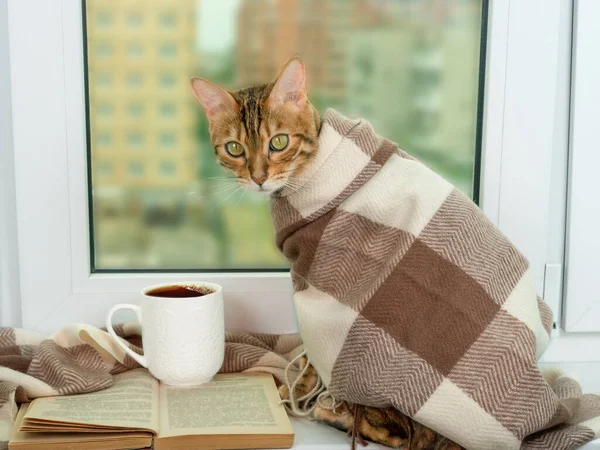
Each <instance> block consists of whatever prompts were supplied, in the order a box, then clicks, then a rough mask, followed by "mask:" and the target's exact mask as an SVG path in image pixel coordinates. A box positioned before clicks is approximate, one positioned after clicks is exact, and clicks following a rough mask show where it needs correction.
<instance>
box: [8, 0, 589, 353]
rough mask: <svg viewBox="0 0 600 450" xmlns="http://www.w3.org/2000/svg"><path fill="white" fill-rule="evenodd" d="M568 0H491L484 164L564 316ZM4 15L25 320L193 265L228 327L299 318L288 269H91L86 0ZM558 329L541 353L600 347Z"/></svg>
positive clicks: (97, 315)
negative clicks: (214, 286) (555, 198)
mask: <svg viewBox="0 0 600 450" xmlns="http://www.w3.org/2000/svg"><path fill="white" fill-rule="evenodd" d="M571 1H572V0H535V1H534V0H531V1H526V2H524V1H522V0H490V14H489V21H488V39H487V72H486V73H487V76H486V85H485V89H486V90H485V108H484V124H483V125H484V127H483V133H484V135H483V159H482V166H481V202H480V204H481V206H482V208H483V210H484V211H485V213H486V214H487V215H488V216H489V217H490V219H491V220H492V221H493V222H494V223H495V224H497V225H498V226H499V227H500V228H501V229H502V230H503V231H504V232H505V233H506V234H507V235H508V236H509V237H510V238H511V239H512V240H513V241H514V242H515V244H516V245H517V246H518V247H519V248H520V249H521V250H522V251H523V253H524V254H525V255H526V256H527V257H528V259H529V261H530V263H531V265H532V267H533V268H534V270H535V279H536V287H537V289H538V292H540V293H544V294H545V296H546V300H547V301H548V302H549V303H550V304H551V306H552V308H553V310H554V311H555V315H556V316H557V320H558V323H560V309H561V304H560V293H561V289H562V288H561V286H560V280H561V279H562V275H561V268H560V264H561V261H562V253H561V252H562V251H563V248H562V246H561V245H559V244H557V243H559V242H561V241H562V240H563V238H562V237H560V233H561V232H562V233H563V235H562V236H563V237H564V220H561V219H560V218H561V217H563V218H564V214H565V212H564V210H563V211H562V212H561V211H560V208H559V207H558V208H557V207H556V205H555V202H551V201H550V200H551V194H552V193H553V189H556V186H555V185H553V180H554V179H560V177H561V174H562V173H563V171H564V170H566V168H565V167H564V164H566V154H567V148H568V139H567V138H566V136H567V132H568V117H569V101H568V99H569V96H568V90H569V84H568V83H569V77H568V73H567V74H565V70H566V69H565V67H570V51H569V50H570V47H569V45H565V42H570V12H571ZM32 11H35V14H32ZM8 25H9V36H10V55H11V62H10V73H11V92H12V123H13V142H14V177H15V187H16V199H17V213H16V219H17V230H18V236H17V233H15V240H16V239H17V238H18V244H19V254H18V266H19V269H20V289H21V308H20V310H21V314H22V325H23V326H24V327H26V328H29V329H36V330H40V331H53V330H55V329H57V328H59V327H61V326H63V325H65V324H66V323H68V322H72V321H79V322H88V323H93V324H101V323H102V321H103V316H104V312H105V311H107V310H108V308H109V306H110V305H112V304H114V303H117V302H122V301H132V300H135V298H136V293H137V292H139V290H140V289H141V288H142V287H143V286H145V285H148V284H151V283H158V282H165V281H171V280H182V279H189V278H192V279H203V280H207V281H212V282H216V283H219V284H221V285H223V287H224V290H225V293H226V305H227V306H226V309H227V310H226V320H227V326H228V328H229V329H245V330H250V331H261V332H275V333H279V332H294V331H295V330H296V329H297V327H296V320H295V314H294V311H293V303H292V290H291V283H290V280H289V275H288V274H285V273H246V274H244V273H216V272H215V273H201V274H181V273H158V274H157V273H139V274H137V273H136V274H131V273H127V274H90V273H89V261H90V258H89V237H88V230H89V226H88V225H89V224H88V205H87V200H88V199H87V182H86V176H87V162H86V154H85V153H86V152H85V151H84V150H85V149H86V132H85V104H84V102H85V98H84V80H83V77H84V71H83V52H82V45H83V37H82V21H81V4H80V1H79V0H55V1H52V2H48V1H44V0H8ZM563 141H564V142H563ZM561 164H563V167H560V166H561ZM565 186H566V180H565ZM563 191H566V187H564V186H563V188H562V190H560V192H563ZM41 193H43V194H41ZM551 206H552V208H551ZM561 223H562V225H561ZM555 224H558V226H556V225H555ZM561 227H562V231H561ZM0 251H3V250H0ZM14 258H17V256H16V255H13V259H14ZM553 260H556V261H558V264H556V263H554V265H552V264H550V265H549V266H547V264H548V261H550V262H552V261H553ZM557 266H558V267H557ZM545 268H546V272H547V274H546V276H545V270H544V269H545ZM548 275H551V276H548ZM0 307H1V306H0ZM0 313H3V310H0ZM555 335H556V336H555V339H553V341H552V343H551V347H550V349H549V351H548V352H547V353H546V357H545V360H546V361H554V360H556V361H600V354H597V353H596V354H590V352H586V351H583V350H582V343H583V342H585V343H590V342H592V341H593V342H596V348H598V349H600V345H597V344H598V343H600V337H598V336H596V335H585V336H573V335H567V334H566V333H564V332H562V331H558V330H557V331H556V332H555Z"/></svg>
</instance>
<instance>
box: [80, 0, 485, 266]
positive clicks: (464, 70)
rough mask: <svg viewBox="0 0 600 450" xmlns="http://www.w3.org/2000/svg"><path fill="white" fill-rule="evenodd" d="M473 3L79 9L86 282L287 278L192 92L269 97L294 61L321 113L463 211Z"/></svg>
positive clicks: (475, 56)
mask: <svg viewBox="0 0 600 450" xmlns="http://www.w3.org/2000/svg"><path fill="white" fill-rule="evenodd" d="M482 2H483V0H444V1H432V0H378V1H372V0H304V1H296V0H223V1H218V2H217V1H215V2H212V1H211V2H209V1H203V2H199V1H197V0H177V1H165V0H145V1H144V2H125V1H114V2H110V4H108V3H107V2H106V1H105V0H86V2H85V3H86V22H87V28H86V29H87V49H86V50H87V53H88V55H87V56H88V57H87V62H88V66H87V73H88V76H89V78H90V83H89V92H88V95H89V99H88V100H89V112H90V117H89V120H90V127H89V128H90V140H89V141H90V149H89V151H90V152H91V158H90V161H92V164H93V165H94V166H93V167H92V171H91V172H92V180H91V183H92V186H91V187H92V188H93V189H92V190H91V192H93V194H92V198H91V202H92V210H93V211H94V217H93V221H92V226H93V237H94V242H93V243H92V244H93V250H94V251H93V255H94V256H93V257H94V260H93V267H94V268H95V270H102V269H111V270H130V269H146V268H147V269H159V270H177V269H203V270H221V269H248V270H252V269H273V268H285V267H287V264H286V262H285V261H284V259H283V258H282V257H281V256H280V255H279V252H278V251H277V249H276V248H275V245H274V242H273V234H272V233H273V230H272V225H271V218H270V215H269V209H268V202H267V199H266V198H263V197H261V196H256V195H255V194H254V195H253V194H251V193H244V191H243V190H239V191H236V190H235V189H236V187H235V186H234V185H233V184H230V183H231V180H229V179H226V178H224V177H227V176H228V174H226V173H225V172H223V171H222V169H221V168H220V166H219V165H218V164H217V162H216V160H215V156H214V151H213V148H212V144H211V143H210V140H209V135H208V129H207V122H206V118H205V116H204V113H203V112H202V109H201V108H200V107H199V105H198V104H197V102H196V100H195V99H194V98H193V96H192V93H191V90H190V88H189V79H190V77H192V76H195V75H197V76H202V77H205V78H208V79H209V80H211V81H213V82H215V83H217V84H219V85H221V86H223V87H225V88H226V89H237V88H240V87H244V86H249V85H252V84H258V83H264V82H267V81H271V80H272V79H273V78H274V77H275V76H276V74H277V73H278V71H279V70H280V69H281V67H282V65H283V64H284V63H285V62H286V61H287V60H288V59H289V58H290V57H291V56H292V55H294V54H300V55H301V56H302V57H303V59H304V62H305V63H306V68H307V79H308V86H309V98H310V100H311V101H312V102H313V104H314V105H315V106H316V107H317V109H318V110H319V111H321V112H323V111H325V109H326V108H328V107H333V108H336V109H338V110H340V111H341V112H342V113H344V114H346V115H348V116H351V117H358V116H361V117H364V118H366V119H368V120H369V121H371V122H372V123H373V125H374V126H375V128H376V130H377V131H378V132H379V133H380V134H382V135H384V136H386V137H387V138H389V139H391V140H394V141H396V142H398V143H399V144H400V146H401V147H402V148H403V149H405V150H406V151H408V152H409V153H411V154H413V155H414V156H415V157H417V158H419V159H420V160H422V161H423V162H425V163H426V164H428V165H429V166H430V167H432V168H433V169H434V170H436V171H437V172H439V173H441V174H442V175H443V176H444V177H446V178H447V179H449V180H450V181H451V182H452V183H454V184H456V185H457V186H458V187H459V188H460V189H462V190H463V191H464V192H466V193H467V194H469V195H472V186H473V180H474V172H475V167H474V161H475V149H476V134H477V119H478V117H477V114H478V110H477V104H478V99H479V96H480V95H482V93H481V92H480V91H479V56H480V55H479V49H480V47H481V9H482ZM107 5H109V6H107ZM199 8H200V9H199ZM96 118H98V120H96ZM98 158H101V159H98ZM130 158H137V159H135V160H132V159H130Z"/></svg>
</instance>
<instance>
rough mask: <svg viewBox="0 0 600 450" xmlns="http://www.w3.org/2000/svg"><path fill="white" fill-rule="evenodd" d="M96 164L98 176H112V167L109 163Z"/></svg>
mask: <svg viewBox="0 0 600 450" xmlns="http://www.w3.org/2000/svg"><path fill="white" fill-rule="evenodd" d="M97 164H98V175H100V176H102V177H107V176H110V175H112V172H113V166H112V164H111V163H110V162H108V161H101V162H99V163H97Z"/></svg>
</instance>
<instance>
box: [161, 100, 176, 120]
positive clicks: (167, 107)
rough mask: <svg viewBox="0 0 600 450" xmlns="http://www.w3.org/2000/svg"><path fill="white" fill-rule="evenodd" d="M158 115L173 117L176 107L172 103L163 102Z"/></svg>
mask: <svg viewBox="0 0 600 450" xmlns="http://www.w3.org/2000/svg"><path fill="white" fill-rule="evenodd" d="M159 112H160V116H161V117H164V118H170V117H175V112H176V107H175V104H173V103H163V104H162V105H160V108H159Z"/></svg>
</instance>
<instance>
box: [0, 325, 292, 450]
mask: <svg viewBox="0 0 600 450" xmlns="http://www.w3.org/2000/svg"><path fill="white" fill-rule="evenodd" d="M115 331H116V332H117V334H118V335H119V336H121V337H123V339H125V340H126V341H127V342H128V343H129V346H130V347H131V348H132V349H134V350H135V351H136V352H138V353H141V352H142V347H141V344H142V341H141V336H140V326H139V324H121V325H118V326H115ZM301 352H302V347H301V345H300V340H299V336H298V335H281V336H279V335H268V334H248V333H227V335H226V343H225V359H224V363H223V367H222V368H221V371H222V372H267V373H271V374H273V375H274V376H275V377H276V378H277V379H278V380H279V381H280V382H282V383H283V382H284V381H285V378H286V377H285V372H286V367H288V364H289V362H290V360H292V359H293V358H294V357H296V356H297V355H298V354H300V353H301ZM137 367H139V366H138V364H137V363H136V362H135V361H134V360H133V359H132V358H131V357H129V355H127V354H126V353H125V352H124V351H123V349H122V348H121V347H119V346H117V345H116V344H115V343H114V342H113V341H112V338H111V337H110V336H109V335H108V333H107V332H106V331H103V330H101V329H98V328H95V327H93V326H90V325H70V326H67V327H65V328H63V329H62V330H60V331H58V332H56V333H54V334H52V335H50V336H44V335H42V334H40V333H36V332H33V331H27V330H22V329H17V328H0V450H7V449H8V441H9V438H10V435H11V432H12V427H13V423H14V421H15V417H16V414H17V410H18V404H19V403H22V402H29V401H31V400H33V399H35V398H38V397H49V396H55V395H69V394H84V393H87V392H94V391H98V390H100V389H105V388H107V387H109V386H111V385H112V383H113V375H115V374H117V373H121V372H125V371H127V370H131V369H135V368H137ZM297 373H298V371H297V370H296V369H295V368H294V367H291V374H290V373H288V375H289V376H291V377H292V379H295V377H296V375H297Z"/></svg>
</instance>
